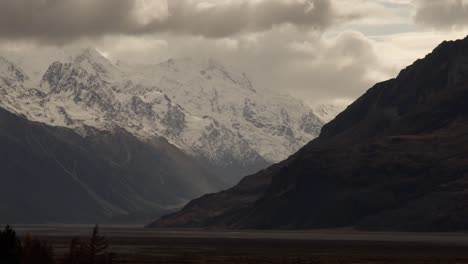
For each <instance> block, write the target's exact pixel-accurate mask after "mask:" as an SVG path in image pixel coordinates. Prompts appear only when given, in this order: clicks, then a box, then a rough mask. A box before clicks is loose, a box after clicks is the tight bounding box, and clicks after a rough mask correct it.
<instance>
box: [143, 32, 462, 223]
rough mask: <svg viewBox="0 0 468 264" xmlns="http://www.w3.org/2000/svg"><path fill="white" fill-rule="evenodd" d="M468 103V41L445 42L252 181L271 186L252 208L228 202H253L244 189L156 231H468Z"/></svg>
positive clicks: (170, 219)
mask: <svg viewBox="0 0 468 264" xmlns="http://www.w3.org/2000/svg"><path fill="white" fill-rule="evenodd" d="M466 102H468V38H467V39H465V40H460V41H455V42H444V43H442V44H441V45H440V46H439V47H438V48H436V49H435V50H434V52H433V53H432V54H430V55H428V56H427V57H426V58H424V59H422V60H418V61H417V62H415V63H414V64H413V65H412V66H410V67H408V68H407V69H405V70H403V71H402V72H401V73H400V74H399V76H398V77H397V78H396V79H392V80H389V81H387V82H383V83H380V84H377V85H376V86H374V87H373V88H371V89H370V90H369V91H367V92H366V94H364V95H363V96H362V97H361V98H359V99H358V100H357V101H356V102H355V103H353V104H352V105H351V106H350V107H348V108H347V109H346V110H345V111H344V112H343V113H341V114H340V115H338V117H337V118H336V119H335V120H333V121H332V122H330V123H329V124H327V125H326V126H325V127H324V128H323V129H322V133H321V136H320V137H319V138H318V139H316V140H314V141H312V142H311V143H309V144H308V145H307V146H306V147H304V148H303V149H301V150H300V151H299V152H298V153H296V154H295V155H293V156H292V157H291V158H289V159H288V160H287V161H285V162H282V163H280V164H278V165H275V166H274V167H272V168H270V169H268V170H266V171H264V172H262V173H261V174H258V175H254V176H251V177H249V178H246V179H245V180H244V182H243V185H249V183H250V182H251V181H252V179H257V178H259V177H260V175H262V176H261V177H262V178H263V179H264V180H263V184H264V185H265V187H263V188H261V190H260V191H259V192H256V193H255V194H254V195H253V194H249V195H248V197H250V199H246V200H245V202H243V203H239V202H238V203H235V204H232V203H226V202H225V201H231V200H230V199H229V198H227V197H225V196H226V195H231V197H235V199H236V201H239V200H242V197H246V195H243V194H239V193H238V192H236V188H238V187H235V188H234V189H232V190H229V191H227V192H224V193H221V194H214V195H211V196H206V197H204V198H201V199H199V200H195V201H193V202H192V203H190V205H189V206H187V207H186V208H185V209H184V210H182V211H181V212H178V213H176V214H174V215H170V216H167V217H164V218H162V219H160V220H158V221H156V222H155V223H153V224H152V225H151V226H153V227H223V228H226V227H227V228H247V229H250V228H256V229H308V228H333V227H343V226H356V227H357V228H361V229H377V230H411V231H453V230H466V229H468V106H467V104H466ZM233 193H234V194H237V196H234V195H233ZM223 196H224V197H223ZM219 197H222V199H220V198H219ZM218 200H219V203H218V204H217V205H216V206H217V208H223V209H222V210H219V211H216V210H214V209H213V206H212V204H214V203H216V201H218ZM213 211H215V212H217V214H216V217H212V214H206V212H213ZM194 219H196V221H195V220H194Z"/></svg>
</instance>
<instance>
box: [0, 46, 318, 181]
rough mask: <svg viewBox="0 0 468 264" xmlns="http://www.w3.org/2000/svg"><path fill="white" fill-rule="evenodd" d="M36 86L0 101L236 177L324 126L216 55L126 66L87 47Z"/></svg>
mask: <svg viewBox="0 0 468 264" xmlns="http://www.w3.org/2000/svg"><path fill="white" fill-rule="evenodd" d="M38 87H39V88H40V89H39V91H38V90H37V88H38ZM30 88H31V89H29V90H28V89H25V92H24V93H23V94H14V93H7V96H5V97H4V98H5V99H3V102H2V101H0V106H2V105H3V106H4V107H5V108H7V109H10V110H12V112H15V113H19V114H22V115H24V116H26V117H28V118H29V119H30V120H33V121H38V122H43V123H47V124H50V125H53V126H64V127H69V128H72V129H75V130H76V131H78V132H79V133H81V134H86V132H83V131H85V130H83V127H93V128H97V129H100V130H109V131H112V130H113V129H115V128H116V127H120V128H122V129H125V130H126V131H128V132H129V133H131V134H133V135H135V136H136V137H138V138H140V139H142V140H143V141H146V142H152V140H154V139H155V138H159V137H164V138H165V139H167V140H168V141H169V142H170V143H171V144H173V145H174V146H176V147H178V148H179V149H182V150H183V151H185V152H186V153H187V154H190V155H193V156H196V157H197V158H200V159H201V160H206V161H209V163H210V164H211V165H213V166H214V167H215V168H217V169H221V171H222V173H221V174H222V175H227V176H232V177H233V178H232V179H231V180H232V181H233V182H234V181H236V180H238V179H239V177H241V176H243V175H246V174H250V173H253V172H255V171H256V170H258V169H262V168H264V167H265V166H266V165H268V164H271V163H273V162H278V161H281V160H283V159H285V158H286V157H288V156H289V155H290V154H292V153H294V152H295V151H297V150H298V149H299V148H300V147H302V146H303V145H305V144H306V143H308V142H309V141H310V140H312V139H313V138H315V137H316V136H318V134H319V132H320V128H321V126H322V125H323V122H321V121H320V120H319V119H318V118H317V117H316V116H315V115H314V113H313V112H312V110H311V109H310V108H308V107H307V106H305V105H304V104H303V103H302V102H301V101H299V100H296V99H294V98H291V97H289V96H285V95H281V94H277V93H275V92H274V91H264V90H258V91H256V90H255V89H254V88H253V85H252V83H251V82H250V80H249V78H248V77H247V76H246V75H245V74H244V73H239V72H238V71H235V70H233V69H231V68H230V67H226V66H224V65H222V64H221V63H219V62H216V61H215V60H213V59H206V60H195V59H191V58H184V59H171V60H168V61H166V62H163V63H161V64H156V65H154V64H153V65H147V66H144V67H128V66H125V63H119V64H118V65H114V64H112V63H111V62H110V61H109V60H108V59H106V58H105V57H104V56H102V55H101V54H100V53H99V52H97V51H96V50H94V49H89V48H88V49H85V50H82V51H80V52H79V53H78V55H77V56H73V59H71V60H65V61H62V62H60V61H57V62H54V63H52V64H51V65H50V66H49V67H48V69H47V71H46V72H45V74H44V75H43V77H42V81H41V83H40V85H39V86H37V85H36V86H31V87H30ZM0 99H2V98H1V94H0ZM7 99H8V100H7ZM6 102H8V104H7V103H6ZM2 103H3V104H2ZM229 173H231V174H232V175H228V174H229ZM236 177H237V178H236Z"/></svg>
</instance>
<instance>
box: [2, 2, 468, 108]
mask: <svg viewBox="0 0 468 264" xmlns="http://www.w3.org/2000/svg"><path fill="white" fill-rule="evenodd" d="M466 35H468V0H3V1H0V55H4V56H5V57H8V56H11V57H15V56H19V55H21V56H22V58H23V60H25V57H27V58H28V61H30V62H31V61H32V62H33V63H29V64H38V65H40V64H41V63H45V62H44V60H46V61H47V59H50V58H52V57H53V55H51V54H54V53H59V51H63V50H67V49H68V48H69V47H78V46H80V47H81V46H93V47H95V48H96V49H97V50H99V51H100V52H101V53H103V54H104V55H105V56H106V57H108V58H110V59H112V60H114V61H115V60H118V59H120V60H123V61H126V62H128V63H130V64H147V63H158V62H161V61H163V60H166V59H169V58H182V57H193V58H202V59H203V58H208V57H209V58H213V59H216V60H218V61H219V62H221V63H223V64H225V65H229V66H231V67H233V68H236V69H239V70H241V71H244V72H246V73H247V74H248V75H249V76H251V78H252V79H253V81H254V83H255V85H256V86H258V87H266V88H271V89H276V90H279V91H283V92H287V93H290V94H292V95H293V96H296V97H298V98H301V99H304V100H305V101H307V102H308V103H310V104H317V103H328V102H343V101H349V100H353V99H355V98H356V97H358V96H359V95H360V94H362V93H363V92H364V91H365V90H366V89H368V88H369V87H370V86H372V84H373V83H375V82H378V81H383V80H385V79H388V78H391V77H394V76H395V75H396V74H397V73H398V71H399V70H400V69H401V68H402V67H404V66H406V65H408V64H410V63H412V62H413V61H414V60H415V59H417V58H421V57H423V56H424V55H425V54H427V53H428V52H430V51H431V50H432V49H433V48H434V47H435V46H437V45H438V44H439V43H440V42H441V41H443V40H453V39H459V38H464V37H465V36H466ZM41 55H42V57H41ZM47 63H48V62H47Z"/></svg>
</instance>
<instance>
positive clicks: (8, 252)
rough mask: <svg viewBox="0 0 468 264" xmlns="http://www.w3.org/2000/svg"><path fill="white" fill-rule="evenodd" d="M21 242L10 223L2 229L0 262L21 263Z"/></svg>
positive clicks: (4, 263) (5, 263) (6, 263)
mask: <svg viewBox="0 0 468 264" xmlns="http://www.w3.org/2000/svg"><path fill="white" fill-rule="evenodd" d="M20 253H21V242H20V240H19V238H18V237H17V236H16V232H15V231H14V230H13V229H11V227H10V226H9V225H7V226H6V227H5V229H4V230H3V231H0V263H2V264H19V263H20Z"/></svg>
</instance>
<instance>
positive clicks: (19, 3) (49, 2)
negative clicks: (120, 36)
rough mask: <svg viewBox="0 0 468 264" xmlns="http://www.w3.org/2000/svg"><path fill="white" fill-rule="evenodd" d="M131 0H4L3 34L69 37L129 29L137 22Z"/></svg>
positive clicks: (1, 13) (0, 19) (11, 36)
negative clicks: (131, 14)
mask: <svg viewBox="0 0 468 264" xmlns="http://www.w3.org/2000/svg"><path fill="white" fill-rule="evenodd" d="M133 8H134V3H133V2H132V1H128V0H98V1H96V0H80V1H76V0H4V1H0V37H1V38H4V39H18V38H31V39H39V40H45V41H49V40H50V41H68V40H73V39H76V38H80V37H83V36H91V37H93V36H99V35H101V34H104V33H119V32H128V31H129V30H130V28H131V27H133V26H134V21H133V20H132V18H131V17H130V16H129V10H132V9H133Z"/></svg>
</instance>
